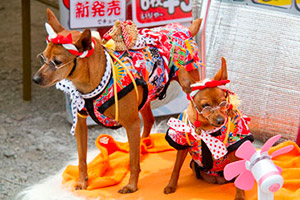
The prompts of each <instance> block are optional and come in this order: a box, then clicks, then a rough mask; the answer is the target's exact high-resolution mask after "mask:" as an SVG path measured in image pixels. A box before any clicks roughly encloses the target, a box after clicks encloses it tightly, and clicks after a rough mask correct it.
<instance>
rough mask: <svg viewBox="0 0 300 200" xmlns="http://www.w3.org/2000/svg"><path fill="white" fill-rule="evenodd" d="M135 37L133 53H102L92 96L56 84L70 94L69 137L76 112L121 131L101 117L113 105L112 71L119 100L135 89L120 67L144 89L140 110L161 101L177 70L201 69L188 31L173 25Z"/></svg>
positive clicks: (65, 83) (68, 85) (67, 84)
mask: <svg viewBox="0 0 300 200" xmlns="http://www.w3.org/2000/svg"><path fill="white" fill-rule="evenodd" d="M138 33H139V35H138V38H137V41H136V43H135V46H133V47H132V49H127V50H125V51H114V52H113V55H114V56H113V58H111V57H110V56H111V55H109V54H108V53H107V51H106V50H105V54H106V60H107V63H106V71H105V73H104V76H103V78H102V80H101V83H100V85H99V86H98V87H97V88H96V89H95V90H94V91H92V92H91V93H89V94H82V93H80V92H79V91H78V90H77V89H76V88H75V87H74V85H73V84H72V82H71V81H68V80H62V81H60V82H58V83H57V85H56V86H57V88H58V89H60V90H63V91H64V92H66V93H67V94H69V95H70V97H71V100H72V103H71V104H72V105H71V106H72V114H73V125H72V128H71V134H74V133H75V125H76V122H77V111H78V112H79V113H80V114H81V115H87V114H88V115H90V116H91V118H92V119H93V120H94V121H95V122H96V123H98V124H100V125H104V126H106V127H110V128H118V127H120V124H119V123H118V122H117V121H115V120H113V119H110V118H108V117H106V116H104V115H103V113H104V111H105V110H106V109H107V108H108V107H110V106H111V105H113V104H114V103H115V99H114V95H115V94H114V87H113V81H114V80H113V77H112V72H111V71H112V68H115V69H116V79H117V80H115V81H116V83H117V96H118V99H121V98H122V97H124V96H125V95H126V94H127V93H129V92H130V91H132V90H133V89H134V85H133V80H132V79H131V78H130V77H129V74H128V73H127V72H126V71H125V70H124V67H122V66H124V65H125V66H126V67H127V69H128V70H129V72H130V74H131V76H132V77H133V78H134V81H135V84H136V85H143V86H144V96H143V97H142V98H143V101H142V104H141V105H139V109H142V107H143V105H145V103H147V102H149V101H152V100H154V99H156V98H159V99H163V98H164V96H165V92H166V89H167V87H168V85H169V82H170V81H171V79H172V78H173V77H175V76H177V74H178V69H179V67H185V68H186V69H187V71H191V70H193V69H197V68H199V67H200V66H201V62H200V60H199V57H198V48H197V45H196V43H195V42H194V41H193V40H192V36H191V33H190V31H189V29H188V28H186V27H184V26H182V25H180V24H178V23H174V24H169V25H166V26H164V27H159V28H153V29H141V30H139V32H138ZM50 38H51V37H50ZM50 41H51V40H50ZM65 48H66V47H65ZM115 58H117V59H115ZM111 59H112V62H110V60H111ZM120 61H121V62H122V65H121V63H120Z"/></svg>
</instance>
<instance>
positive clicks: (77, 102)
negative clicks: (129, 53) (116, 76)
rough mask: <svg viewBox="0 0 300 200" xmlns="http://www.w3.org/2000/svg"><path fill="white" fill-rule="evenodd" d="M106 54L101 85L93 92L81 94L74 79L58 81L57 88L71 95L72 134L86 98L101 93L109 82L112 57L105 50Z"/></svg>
mask: <svg viewBox="0 0 300 200" xmlns="http://www.w3.org/2000/svg"><path fill="white" fill-rule="evenodd" d="M105 55H106V69H105V72H104V75H103V78H102V79H101V82H100V84H99V86H98V87H97V88H96V89H95V90H93V91H92V92H91V93H88V94H81V93H80V92H79V91H78V90H77V89H76V87H75V86H74V85H73V83H72V81H70V80H67V79H63V80H61V81H59V82H57V83H56V88H57V89H59V90H62V91H63V92H65V93H66V94H68V95H69V96H70V99H71V110H72V115H73V116H72V118H73V119H72V127H71V131H70V133H71V134H72V135H74V134H75V126H76V123H77V110H79V111H80V110H82V109H83V108H84V104H85V101H84V99H88V98H93V97H95V96H96V95H98V94H99V93H101V92H102V91H103V90H104V89H105V87H106V86H107V84H108V82H109V78H110V76H111V70H112V69H111V65H110V58H109V56H110V55H109V54H108V53H107V52H106V51H105Z"/></svg>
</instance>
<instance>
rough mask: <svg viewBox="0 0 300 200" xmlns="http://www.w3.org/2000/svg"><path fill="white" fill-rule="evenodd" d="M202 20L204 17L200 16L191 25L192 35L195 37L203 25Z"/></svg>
mask: <svg viewBox="0 0 300 200" xmlns="http://www.w3.org/2000/svg"><path fill="white" fill-rule="evenodd" d="M201 22H202V19H201V18H198V19H196V20H194V21H193V22H192V24H191V25H190V26H189V30H190V31H191V34H192V37H194V36H195V35H196V34H197V33H198V31H199V29H200V26H201Z"/></svg>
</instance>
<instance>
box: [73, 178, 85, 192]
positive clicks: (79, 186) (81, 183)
mask: <svg viewBox="0 0 300 200" xmlns="http://www.w3.org/2000/svg"><path fill="white" fill-rule="evenodd" d="M86 188H87V181H86V180H84V181H78V182H77V186H76V188H75V189H76V190H85V189H86Z"/></svg>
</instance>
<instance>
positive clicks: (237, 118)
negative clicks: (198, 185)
mask: <svg viewBox="0 0 300 200" xmlns="http://www.w3.org/2000/svg"><path fill="white" fill-rule="evenodd" d="M218 82H219V83H220V84H222V85H221V86H220V85H219V86H217V84H219V83H218ZM228 82H229V81H207V80H205V81H204V83H201V84H202V85H195V86H194V88H193V90H192V92H191V93H190V94H188V99H190V100H191V99H192V98H193V96H194V95H195V94H196V92H197V90H199V89H204V88H207V87H220V88H222V89H224V90H225V88H224V85H225V84H226V83H228ZM225 92H226V96H227V101H229V99H228V98H229V97H228V95H229V92H230V93H232V92H231V91H229V90H225ZM227 113H228V114H227V118H226V119H225V123H224V125H222V126H221V127H219V128H216V129H213V130H210V131H204V130H201V134H200V135H198V134H196V131H195V129H196V127H195V126H194V125H193V124H192V123H191V122H190V121H189V120H188V115H187V111H184V112H183V113H181V114H180V115H179V116H178V119H175V118H171V119H170V120H169V121H168V125H169V126H170V128H169V129H168V131H167V134H166V140H167V141H168V143H169V144H170V145H171V146H172V147H174V148H175V149H177V150H183V149H188V152H189V153H190V155H191V156H192V162H191V164H194V166H195V172H196V176H197V178H200V177H201V176H200V173H199V171H200V170H201V171H204V172H205V173H207V174H209V175H213V176H221V177H223V169H224V167H225V166H226V165H227V164H229V159H228V156H227V155H228V153H230V152H232V151H234V150H236V149H237V148H238V147H239V146H240V145H241V144H242V143H243V142H245V141H246V140H250V141H251V142H253V140H254V138H253V136H252V135H251V133H250V130H249V128H248V126H247V123H248V122H249V121H250V119H249V118H247V117H244V116H242V114H241V113H240V112H239V111H238V109H237V108H236V107H235V106H234V107H233V106H231V107H230V108H229V110H228V111H227ZM228 129H229V130H228Z"/></svg>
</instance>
